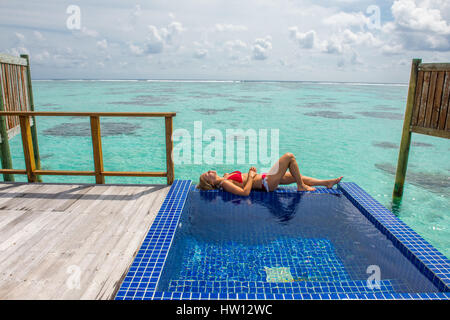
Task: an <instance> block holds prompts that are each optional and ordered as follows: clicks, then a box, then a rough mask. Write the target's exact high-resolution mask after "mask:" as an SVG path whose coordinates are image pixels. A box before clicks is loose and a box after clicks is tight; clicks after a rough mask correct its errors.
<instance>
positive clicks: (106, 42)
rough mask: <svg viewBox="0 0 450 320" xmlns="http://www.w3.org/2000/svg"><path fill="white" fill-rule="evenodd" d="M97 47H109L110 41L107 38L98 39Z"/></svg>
mask: <svg viewBox="0 0 450 320" xmlns="http://www.w3.org/2000/svg"><path fill="white" fill-rule="evenodd" d="M97 47H99V48H100V49H107V48H108V41H106V39H103V40H100V41H97Z"/></svg>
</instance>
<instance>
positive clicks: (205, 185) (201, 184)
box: [197, 175, 216, 190]
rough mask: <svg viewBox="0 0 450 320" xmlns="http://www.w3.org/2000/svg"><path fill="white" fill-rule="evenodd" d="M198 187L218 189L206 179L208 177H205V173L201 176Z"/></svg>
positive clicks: (201, 188)
mask: <svg viewBox="0 0 450 320" xmlns="http://www.w3.org/2000/svg"><path fill="white" fill-rule="evenodd" d="M197 188H198V189H200V190H214V189H216V187H215V186H214V185H212V184H211V183H209V182H208V181H206V179H205V177H203V175H201V176H200V179H199V182H198V185H197Z"/></svg>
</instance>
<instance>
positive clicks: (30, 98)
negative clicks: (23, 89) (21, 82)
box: [20, 54, 42, 182]
mask: <svg viewBox="0 0 450 320" xmlns="http://www.w3.org/2000/svg"><path fill="white" fill-rule="evenodd" d="M20 57H21V58H23V59H25V60H27V92H28V101H29V102H30V111H34V100H33V87H32V85H31V71H30V70H31V69H30V59H29V57H28V55H27V54H21V55H20ZM32 119H33V126H32V127H31V138H32V139H33V150H34V156H35V161H36V168H37V170H41V158H40V156H39V145H38V140H37V129H36V117H35V116H32ZM37 180H38V181H39V182H42V177H41V176H39V175H38V176H37Z"/></svg>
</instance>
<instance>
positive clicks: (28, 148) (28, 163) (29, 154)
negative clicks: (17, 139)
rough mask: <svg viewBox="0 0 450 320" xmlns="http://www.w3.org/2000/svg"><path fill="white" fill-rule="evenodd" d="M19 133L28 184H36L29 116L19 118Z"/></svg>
mask: <svg viewBox="0 0 450 320" xmlns="http://www.w3.org/2000/svg"><path fill="white" fill-rule="evenodd" d="M19 120H20V132H21V134H22V145H23V156H24V158H25V168H26V170H27V176H28V182H37V179H36V174H35V173H34V171H35V170H36V162H35V160H34V151H33V140H32V138H31V129H30V118H29V116H19Z"/></svg>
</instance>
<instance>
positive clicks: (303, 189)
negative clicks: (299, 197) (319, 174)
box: [297, 184, 316, 191]
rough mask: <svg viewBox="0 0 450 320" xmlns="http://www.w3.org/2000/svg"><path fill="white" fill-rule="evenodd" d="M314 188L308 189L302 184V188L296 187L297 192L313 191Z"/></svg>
mask: <svg viewBox="0 0 450 320" xmlns="http://www.w3.org/2000/svg"><path fill="white" fill-rule="evenodd" d="M315 190H316V188H313V187H310V186H308V185H307V184H303V185H302V186H300V187H299V186H297V191H315Z"/></svg>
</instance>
